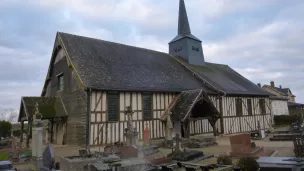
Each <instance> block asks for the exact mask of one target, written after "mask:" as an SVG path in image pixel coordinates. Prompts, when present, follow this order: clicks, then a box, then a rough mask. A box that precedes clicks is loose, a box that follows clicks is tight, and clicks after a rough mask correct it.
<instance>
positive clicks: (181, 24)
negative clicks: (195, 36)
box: [178, 0, 191, 35]
mask: <svg viewBox="0 0 304 171" xmlns="http://www.w3.org/2000/svg"><path fill="white" fill-rule="evenodd" d="M189 34H191V30H190V25H189V21H188V16H187V11H186V6H185V2H184V0H180V1H179V14H178V35H189Z"/></svg>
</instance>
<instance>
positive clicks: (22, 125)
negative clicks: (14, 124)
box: [20, 121, 24, 143]
mask: <svg viewBox="0 0 304 171" xmlns="http://www.w3.org/2000/svg"><path fill="white" fill-rule="evenodd" d="M23 129H24V121H21V136H20V142H21V143H22V142H23Z"/></svg>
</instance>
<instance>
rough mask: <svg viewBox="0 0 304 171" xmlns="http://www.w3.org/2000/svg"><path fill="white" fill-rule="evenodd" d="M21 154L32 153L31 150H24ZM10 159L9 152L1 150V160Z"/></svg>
mask: <svg viewBox="0 0 304 171" xmlns="http://www.w3.org/2000/svg"><path fill="white" fill-rule="evenodd" d="M21 154H32V152H31V151H23V152H21ZM5 160H8V153H7V152H0V161H5Z"/></svg>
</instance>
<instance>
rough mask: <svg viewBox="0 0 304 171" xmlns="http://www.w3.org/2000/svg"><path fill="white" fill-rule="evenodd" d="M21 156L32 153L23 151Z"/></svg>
mask: <svg viewBox="0 0 304 171" xmlns="http://www.w3.org/2000/svg"><path fill="white" fill-rule="evenodd" d="M21 154H32V152H31V151H23V152H22V153H21Z"/></svg>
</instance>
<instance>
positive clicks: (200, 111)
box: [19, 0, 271, 146]
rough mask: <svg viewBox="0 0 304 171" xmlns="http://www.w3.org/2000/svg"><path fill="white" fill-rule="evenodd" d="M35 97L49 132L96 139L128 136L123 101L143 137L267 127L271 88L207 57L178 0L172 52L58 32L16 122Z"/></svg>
mask: <svg viewBox="0 0 304 171" xmlns="http://www.w3.org/2000/svg"><path fill="white" fill-rule="evenodd" d="M37 102H38V104H39V111H40V113H41V114H42V115H43V119H45V120H48V121H49V122H48V123H49V124H48V129H46V131H45V132H46V134H47V135H48V136H47V138H46V139H47V140H49V141H51V142H52V143H57V144H71V145H81V146H89V145H90V146H99V145H104V144H109V143H113V142H118V141H120V142H121V141H124V139H125V137H124V135H123V133H124V128H126V127H127V120H126V116H125V110H126V107H128V106H130V107H131V108H132V110H133V112H134V113H133V115H132V117H133V125H134V126H135V127H136V129H137V131H138V132H139V139H142V138H143V132H144V129H145V127H148V128H149V129H150V137H151V138H152V139H160V138H172V136H171V135H172V134H174V133H180V134H181V135H182V136H183V137H186V138H187V137H189V136H191V135H195V134H204V133H214V134H215V135H217V134H231V133H237V132H249V131H253V130H257V129H258V125H260V126H261V128H262V129H269V128H270V126H271V123H270V120H271V118H270V114H271V110H270V108H269V93H267V92H265V91H264V90H263V89H262V88H260V87H258V86H257V85H256V84H254V83H252V82H251V81H249V80H248V79H246V78H244V77H243V76H242V75H240V74H239V73H237V72H236V71H234V70H233V69H232V68H231V67H229V66H228V65H224V64H215V63H209V62H207V61H205V58H204V53H203V48H202V44H201V40H200V39H199V38H197V37H195V36H194V35H193V34H192V33H191V30H190V26H189V22H188V17H187V13H186V8H185V4H184V0H180V4H179V16H178V34H177V36H176V37H175V38H174V39H173V40H172V41H170V42H169V52H168V53H163V52H157V51H154V50H149V49H144V48H139V47H133V46H129V45H123V44H119V43H114V42H109V41H105V40H99V39H94V38H88V37H82V36H78V35H72V34H68V33H62V32H58V33H57V35H56V39H55V44H54V48H53V53H52V57H51V61H50V65H49V69H48V73H47V76H46V80H45V83H44V87H43V90H42V94H41V97H22V99H21V105H20V114H19V122H21V123H22V125H23V123H24V122H25V121H29V123H30V124H28V125H29V127H28V128H23V126H22V128H23V129H29V130H30V129H31V122H32V115H33V113H34V110H33V109H34V106H35V104H36V103H37Z"/></svg>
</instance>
